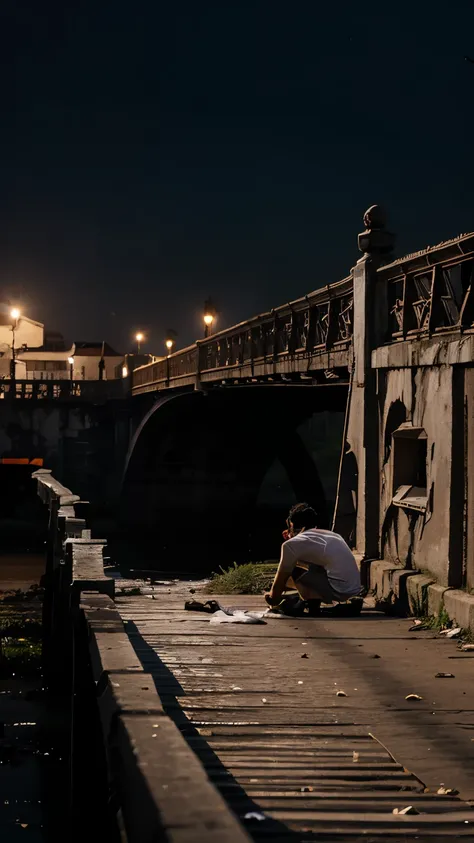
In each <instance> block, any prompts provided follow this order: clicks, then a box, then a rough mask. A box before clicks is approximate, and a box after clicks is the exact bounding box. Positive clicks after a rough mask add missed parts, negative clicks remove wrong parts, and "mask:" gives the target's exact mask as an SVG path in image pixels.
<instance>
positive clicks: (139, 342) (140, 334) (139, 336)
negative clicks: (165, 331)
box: [135, 331, 145, 354]
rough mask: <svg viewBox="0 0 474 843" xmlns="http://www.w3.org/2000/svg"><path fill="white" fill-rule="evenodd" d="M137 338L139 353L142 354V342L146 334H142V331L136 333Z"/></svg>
mask: <svg viewBox="0 0 474 843" xmlns="http://www.w3.org/2000/svg"><path fill="white" fill-rule="evenodd" d="M135 339H136V341H137V353H138V354H140V348H141V344H142V342H143V340H144V339H145V336H144V334H142V332H141V331H139V332H138V334H135Z"/></svg>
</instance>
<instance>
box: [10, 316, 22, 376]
mask: <svg viewBox="0 0 474 843" xmlns="http://www.w3.org/2000/svg"><path fill="white" fill-rule="evenodd" d="M10 316H11V318H12V320H13V321H12V359H11V360H10V378H11V380H12V381H14V380H15V378H16V359H15V330H16V328H17V327H18V320H19V318H20V311H19V310H18V308H17V307H12V309H11V310H10Z"/></svg>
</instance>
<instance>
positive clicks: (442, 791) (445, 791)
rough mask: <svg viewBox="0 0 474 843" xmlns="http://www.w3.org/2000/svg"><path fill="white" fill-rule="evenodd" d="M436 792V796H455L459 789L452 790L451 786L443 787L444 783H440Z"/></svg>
mask: <svg viewBox="0 0 474 843" xmlns="http://www.w3.org/2000/svg"><path fill="white" fill-rule="evenodd" d="M436 793H437V794H438V796H457V795H458V793H459V790H454V788H453V787H445V786H444V784H442V785H441V787H439V788H438V790H437V791H436Z"/></svg>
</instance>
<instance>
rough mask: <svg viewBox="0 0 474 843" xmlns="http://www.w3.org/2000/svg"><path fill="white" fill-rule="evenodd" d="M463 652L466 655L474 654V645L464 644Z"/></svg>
mask: <svg viewBox="0 0 474 843" xmlns="http://www.w3.org/2000/svg"><path fill="white" fill-rule="evenodd" d="M461 650H463V651H464V652H465V653H472V652H474V644H463V645H462V647H461Z"/></svg>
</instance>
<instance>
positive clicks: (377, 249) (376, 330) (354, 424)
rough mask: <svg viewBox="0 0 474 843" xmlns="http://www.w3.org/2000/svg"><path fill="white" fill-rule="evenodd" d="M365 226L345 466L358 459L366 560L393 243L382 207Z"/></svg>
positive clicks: (356, 284)
mask: <svg viewBox="0 0 474 843" xmlns="http://www.w3.org/2000/svg"><path fill="white" fill-rule="evenodd" d="M364 222H365V224H366V226H367V230H366V231H365V232H364V233H363V234H361V235H359V249H360V250H361V251H363V252H364V254H363V256H362V257H361V258H360V260H359V261H358V262H357V264H356V266H355V267H354V268H353V270H352V277H353V290H354V323H353V333H352V355H353V359H352V372H351V384H350V392H349V402H348V408H347V413H348V418H347V436H346V441H347V443H348V446H349V447H348V450H347V452H346V454H345V456H344V461H345V462H346V463H347V462H348V461H349V460H354V458H355V462H356V465H357V501H356V510H357V519H356V530H355V536H354V537H353V541H352V544H353V546H354V547H355V549H356V551H357V553H359V554H360V555H361V556H362V557H363V558H365V559H374V558H377V557H378V556H379V553H380V547H379V507H380V490H379V476H380V465H379V399H378V390H377V372H376V370H375V369H373V368H372V363H371V356H372V350H373V349H374V348H377V347H378V346H380V345H383V343H384V342H385V339H386V335H387V329H388V304H387V287H386V285H385V284H380V283H377V271H378V269H379V268H380V266H381V265H382V264H383V263H384V262H387V257H388V256H390V254H391V251H392V249H393V245H394V237H393V235H392V234H390V233H389V232H387V231H386V230H385V218H384V215H383V212H382V210H381V209H380V208H379V207H377V206H374V207H373V208H371V209H369V211H367V214H366V216H365V218H364ZM343 475H344V472H343ZM343 479H344V478H343ZM345 491H347V490H345ZM341 514H342V513H341ZM336 528H337V520H336ZM346 538H347V537H346Z"/></svg>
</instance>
